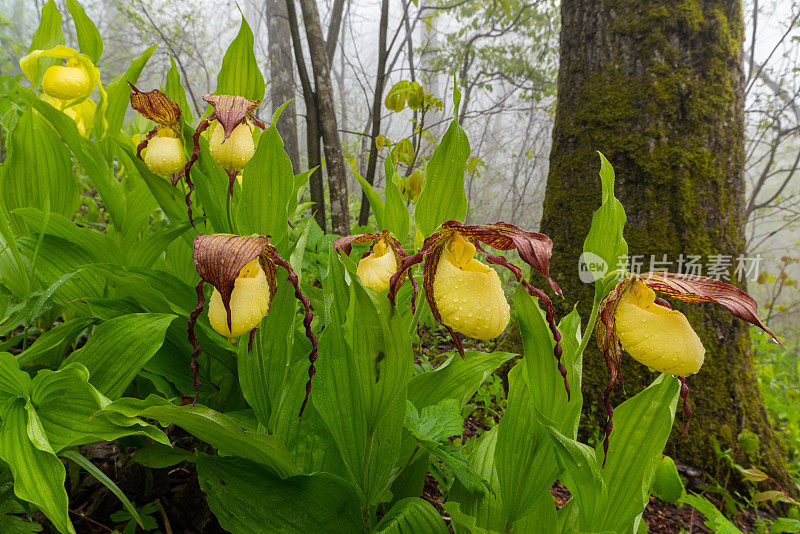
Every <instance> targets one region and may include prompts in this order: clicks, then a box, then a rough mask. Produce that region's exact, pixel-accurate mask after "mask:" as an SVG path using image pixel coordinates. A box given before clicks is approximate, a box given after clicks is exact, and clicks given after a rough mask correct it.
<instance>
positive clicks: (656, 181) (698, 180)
mask: <svg viewBox="0 0 800 534" xmlns="http://www.w3.org/2000/svg"><path fill="white" fill-rule="evenodd" d="M561 16H562V20H561V63H560V71H559V77H558V105H557V111H556V122H555V128H554V131H553V146H552V152H551V154H550V172H549V176H548V181H547V190H546V195H545V203H544V214H543V219H542V225H541V230H542V231H543V232H544V233H546V234H548V235H549V236H550V237H552V238H553V241H554V243H555V249H554V255H553V262H552V266H551V272H553V273H555V275H554V276H555V278H556V280H557V282H558V283H559V285H560V286H561V287H562V289H563V290H564V294H565V296H566V299H565V300H564V301H562V302H561V303H560V304H561V305H562V309H561V312H562V313H565V312H567V311H568V306H569V305H570V303H574V302H575V301H576V300H578V301H579V302H580V306H579V310H580V311H581V315H582V317H584V320H585V318H586V317H588V315H589V308H590V306H591V302H592V294H593V287H592V286H590V285H584V284H582V283H581V282H580V281H579V278H578V257H579V255H580V253H581V251H582V246H583V240H584V238H585V236H586V233H587V231H588V229H589V224H590V221H591V216H592V213H593V211H594V210H595V209H596V208H597V207H598V206H599V204H600V181H599V178H598V174H597V173H598V170H599V161H598V156H597V154H596V153H595V151H596V150H599V151H601V152H603V153H604V154H605V155H606V156H607V157H608V159H609V161H611V163H612V164H613V165H614V167H615V170H616V175H617V182H616V191H617V196H618V197H619V198H620V200H621V201H622V203H623V205H624V206H625V209H626V212H627V216H628V223H627V226H626V229H625V237H626V239H627V241H628V244H629V247H630V254H631V255H644V258H643V259H644V268H643V269H642V271H647V270H649V263H650V258H651V256H653V257H654V258H656V260H661V259H663V256H664V255H666V258H667V260H669V261H673V262H675V263H673V264H672V266H671V269H672V270H677V261H678V259H679V258H680V257H681V255H684V257H686V256H687V255H701V256H703V261H704V262H707V261H708V259H709V256H713V255H717V254H719V255H725V256H728V257H732V258H734V264H735V258H736V257H737V256H738V255H739V254H742V253H743V252H744V250H745V238H744V225H745V219H744V209H743V203H744V181H743V175H742V173H743V170H742V169H743V163H744V151H743V144H744V139H743V135H744V134H743V129H744V126H743V124H744V122H743V99H744V91H743V74H742V63H741V62H742V39H743V22H742V2H741V0H705V1H702V2H701V1H698V0H684V1H668V0H625V1H610V0H564V1H563V2H562V7H561ZM731 273H733V269H731ZM704 274H705V273H704ZM675 307H676V308H678V309H680V310H682V311H683V312H684V313H686V315H687V317H688V318H689V321H690V322H691V323H692V325H693V326H694V327H695V329H696V330H697V332H698V334H699V335H700V338H701V339H702V340H703V343H704V345H705V347H706V350H707V352H706V362H705V365H704V366H703V368H702V369H701V371H700V373H699V374H697V375H695V376H692V377H690V378H689V379H688V384H689V387H690V390H691V393H690V400H691V403H692V405H693V408H694V416H693V418H692V421H691V425H690V428H689V433H688V435H687V437H686V438H685V439H684V441H683V443H682V444H681V445H680V446H679V447H677V446H676V442H677V432H678V430H679V429H680V427H681V426H682V425H683V421H682V418H681V417H680V416H678V418H677V421H676V428H675V429H673V437H672V439H671V440H670V444H669V445H668V448H669V453H670V454H672V455H674V456H675V457H677V458H679V459H681V460H683V461H684V462H687V463H690V464H692V465H695V466H698V467H702V468H704V469H705V470H706V471H707V472H709V473H710V474H712V475H717V474H719V470H720V464H719V463H718V461H717V459H716V458H715V454H714V452H713V448H712V447H713V446H712V443H713V440H714V439H716V440H718V441H719V442H720V443H721V444H722V446H723V448H725V446H726V445H730V444H731V440H730V436H733V439H734V441H735V438H736V436H737V435H738V434H739V432H740V431H741V430H742V429H744V428H747V429H749V430H750V431H752V432H755V433H756V434H758V436H759V437H760V438H761V447H760V449H759V452H758V453H756V455H755V456H754V457H751V458H745V457H743V456H742V455H743V453H742V452H741V448H740V447H735V451H736V452H737V455H738V457H737V460H739V461H740V462H741V463H742V465H745V466H747V467H749V465H750V463H751V462H752V463H754V464H756V465H762V466H764V468H765V469H766V471H767V472H768V473H770V474H771V475H772V476H774V477H775V478H776V479H777V480H779V481H780V482H782V483H784V487H786V488H789V487H793V484H791V483H789V478H788V475H787V471H786V466H785V463H784V460H783V455H782V448H781V445H780V442H779V440H778V439H777V438H776V435H775V433H774V432H773V430H772V428H771V427H770V424H769V422H768V419H767V415H766V411H765V409H764V404H763V400H762V398H761V394H760V392H759V389H758V383H757V381H756V376H755V373H754V370H753V364H752V352H751V348H750V341H749V336H748V325H747V324H745V323H743V322H742V321H739V320H737V319H735V318H734V317H733V316H732V315H731V314H730V313H729V312H728V311H727V310H725V309H723V308H722V307H719V306H714V305H680V304H677V303H675ZM624 359H625V360H626V361H625V364H624V365H623V375H624V377H625V386H626V389H627V391H626V394H625V395H623V394H620V393H618V394H617V396H616V398H615V399H614V402H615V404H616V403H619V402H621V401H622V400H623V399H624V398H625V397H626V396H630V395H633V394H635V393H637V392H638V391H640V390H641V389H642V388H643V387H645V386H647V385H648V384H649V383H650V382H651V381H652V380H653V379H654V378H655V375H654V374H653V373H650V372H649V371H648V370H647V369H646V368H645V367H644V366H642V365H640V364H638V363H636V362H635V361H633V360H632V359H630V358H628V357H625V358H624ZM607 381H608V372H607V370H606V366H605V363H604V361H603V358H602V356H601V354H600V353H599V351H598V350H597V348H596V347H595V346H594V344H593V343H592V344H590V348H589V350H588V351H587V353H586V356H585V358H584V380H583V384H584V386H583V391H584V397H585V402H584V406H585V412H586V415H587V417H585V418H584V421H587V422H588V424H589V425H591V427H588V426H587V427H586V428H585V429H584V430H588V431H590V432H596V431H597V430H598V429H599V428H600V426H601V421H602V419H603V417H604V412H603V409H602V397H603V388H604V387H605V385H606V383H607ZM679 413H680V412H679ZM611 440H612V442H611V443H612V446H613V434H612V438H611Z"/></svg>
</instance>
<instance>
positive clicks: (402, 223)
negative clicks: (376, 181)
mask: <svg viewBox="0 0 800 534" xmlns="http://www.w3.org/2000/svg"><path fill="white" fill-rule="evenodd" d="M384 168H385V172H386V187H385V188H384V190H383V194H384V197H385V198H386V204H385V212H384V213H385V218H386V228H387V229H388V230H389V231H390V232H392V233H393V234H394V235H395V237H397V239H399V240H400V242H401V243H402V242H404V241H405V240H406V237H408V227H409V225H410V221H409V215H408V205H407V204H406V202H405V200H403V195H402V194H401V193H400V189H398V188H397V184H395V183H394V175H395V174H396V171H395V170H394V165H393V164H392V157H391V155H388V156H386V159H385V160H384Z"/></svg>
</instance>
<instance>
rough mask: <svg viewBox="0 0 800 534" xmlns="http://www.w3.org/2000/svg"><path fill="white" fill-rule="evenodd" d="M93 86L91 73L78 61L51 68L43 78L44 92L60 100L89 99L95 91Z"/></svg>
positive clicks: (72, 60) (71, 60) (70, 61)
mask: <svg viewBox="0 0 800 534" xmlns="http://www.w3.org/2000/svg"><path fill="white" fill-rule="evenodd" d="M93 85H94V84H93V82H92V77H91V76H90V75H89V72H88V71H87V70H86V68H85V67H84V66H83V65H82V64H81V63H80V62H79V61H78V60H77V59H70V60H69V61H67V64H66V66H60V65H53V66H51V67H49V68H48V69H47V70H46V71H45V73H44V77H43V78H42V90H43V91H44V92H45V93H47V94H48V95H50V96H52V97H53V98H58V99H60V100H75V99H78V98H84V97H87V96H89V95H90V94H92V91H94V87H93Z"/></svg>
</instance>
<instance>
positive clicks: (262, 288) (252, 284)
mask: <svg viewBox="0 0 800 534" xmlns="http://www.w3.org/2000/svg"><path fill="white" fill-rule="evenodd" d="M268 311H269V283H268V282H267V277H266V275H265V274H264V271H263V269H261V265H260V264H259V263H258V259H257V258H256V259H255V260H253V261H251V262H250V263H248V264H247V265H245V266H244V267H243V268H242V270H241V272H240V273H239V277H238V278H237V279H236V283H235V285H234V286H233V293H232V294H231V329H230V330H228V316H227V314H226V312H225V306H224V305H223V303H222V296H221V295H220V293H219V291H217V290H216V289H214V292H213V293H212V294H211V302H210V303H209V305H208V320H209V322H210V323H211V327H212V328H213V329H214V330H216V331H217V332H219V333H220V334H222V335H223V336H226V337H239V336H241V335H242V334H244V333H246V332H248V331H250V330H252V329H253V328H255V327H257V326H258V325H260V324H261V319H263V318H264V316H265V315H266V314H267V312H268Z"/></svg>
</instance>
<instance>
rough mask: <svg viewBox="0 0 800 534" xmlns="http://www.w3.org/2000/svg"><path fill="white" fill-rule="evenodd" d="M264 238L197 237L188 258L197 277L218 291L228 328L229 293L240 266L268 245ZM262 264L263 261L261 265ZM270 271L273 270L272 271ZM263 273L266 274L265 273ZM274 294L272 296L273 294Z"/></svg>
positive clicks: (255, 256) (229, 323) (231, 291)
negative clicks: (195, 269)
mask: <svg viewBox="0 0 800 534" xmlns="http://www.w3.org/2000/svg"><path fill="white" fill-rule="evenodd" d="M268 243H269V240H268V239H267V237H266V236H239V235H233V234H208V235H207V234H199V235H198V236H197V237H196V238H195V240H194V248H193V250H192V259H193V260H194V265H195V267H196V268H197V273H198V274H199V275H200V278H201V279H202V280H204V281H206V282H208V283H209V284H211V285H212V286H214V287H215V288H217V291H219V293H220V296H221V297H222V303H223V305H224V306H225V311H226V312H227V314H228V329H229V330H230V329H231V293H233V287H234V285H235V283H236V277H237V276H239V272H240V271H241V270H242V267H244V266H245V265H247V264H248V263H250V262H251V261H253V260H254V259H256V258H258V257H259V256H260V255H261V253H262V252H263V250H264V248H265V247H266V246H267V245H268ZM262 265H263V262H262ZM273 272H274V271H273ZM265 274H267V275H268V274H269V273H267V272H266V271H265ZM273 294H274V293H273Z"/></svg>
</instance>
